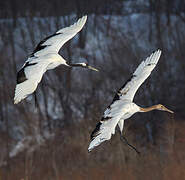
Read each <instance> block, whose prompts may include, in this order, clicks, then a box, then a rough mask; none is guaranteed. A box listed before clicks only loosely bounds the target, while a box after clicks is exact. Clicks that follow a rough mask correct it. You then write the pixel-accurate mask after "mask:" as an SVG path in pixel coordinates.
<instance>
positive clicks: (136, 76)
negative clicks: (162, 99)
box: [88, 50, 174, 153]
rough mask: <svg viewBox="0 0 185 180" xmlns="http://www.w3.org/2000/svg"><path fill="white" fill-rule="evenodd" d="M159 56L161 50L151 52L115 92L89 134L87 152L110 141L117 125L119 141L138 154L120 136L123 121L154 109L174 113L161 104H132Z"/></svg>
mask: <svg viewBox="0 0 185 180" xmlns="http://www.w3.org/2000/svg"><path fill="white" fill-rule="evenodd" d="M160 56H161V50H157V51H155V52H153V53H152V54H151V55H150V56H149V57H147V58H146V60H144V61H142V62H141V64H140V65H139V66H138V68H137V69H136V70H135V72H134V73H133V75H132V76H131V78H130V79H128V80H127V81H126V83H125V84H124V85H123V86H122V87H121V88H120V89H119V90H118V91H117V93H116V95H115V96H114V98H113V101H112V103H111V104H110V105H109V106H108V108H107V109H106V110H105V112H104V114H103V117H102V119H101V121H100V122H98V123H97V125H96V128H95V129H94V130H93V132H92V134H91V142H90V145H89V147H88V151H89V152H90V151H92V149H93V148H95V147H96V146H98V145H100V144H101V143H102V142H104V141H106V140H109V139H111V136H112V135H113V134H115V129H116V126H117V125H118V127H119V130H120V137H121V140H124V141H125V143H126V144H128V145H129V146H130V147H132V148H133V149H134V150H135V151H136V152H137V153H139V151H137V149H136V148H135V147H134V146H132V145H131V144H129V143H128V141H127V139H126V138H125V137H124V136H123V135H122V131H123V126H124V121H125V119H128V118H130V117H131V116H132V115H133V114H135V113H136V112H149V111H152V110H155V109H156V110H160V111H167V112H169V113H174V112H173V111H171V110H169V109H167V108H166V107H165V106H163V105H162V104H157V105H153V106H151V107H147V108H144V107H139V106H138V105H137V104H135V103H134V102H133V98H134V96H135V93H136V91H137V90H138V88H139V87H140V86H141V84H142V83H143V82H144V81H145V80H146V79H147V78H148V76H149V75H150V74H151V72H152V70H153V69H154V68H155V66H156V64H157V62H158V61H159V58H160Z"/></svg>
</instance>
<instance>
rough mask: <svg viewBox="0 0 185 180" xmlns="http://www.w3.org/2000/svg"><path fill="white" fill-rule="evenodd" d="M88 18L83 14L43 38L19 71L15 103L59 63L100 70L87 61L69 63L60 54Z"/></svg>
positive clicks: (33, 89)
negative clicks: (68, 24)
mask: <svg viewBox="0 0 185 180" xmlns="http://www.w3.org/2000/svg"><path fill="white" fill-rule="evenodd" d="M86 20H87V16H83V17H82V18H80V19H79V20H78V21H77V22H76V23H74V24H73V25H71V26H69V27H66V28H63V29H60V30H59V31H57V32H56V33H54V34H53V35H50V36H48V37H46V38H45V39H43V40H42V41H41V42H40V43H39V44H38V45H37V47H36V48H35V50H34V51H33V53H32V54H31V55H30V56H29V58H28V59H27V61H26V62H25V64H24V65H23V66H22V68H21V69H20V71H19V72H18V73H17V85H16V88H15V96H14V104H17V103H19V102H20V101H21V100H22V99H24V98H26V97H27V96H28V95H29V94H32V93H33V92H34V91H35V90H36V88H37V86H38V84H39V82H40V81H41V79H42V76H43V74H44V73H45V72H46V71H47V70H50V69H54V68H55V67H57V66H59V65H62V64H63V65H66V66H69V67H82V68H88V69H92V70H95V71H98V70H97V69H95V68H93V67H91V66H89V65H88V64H87V63H75V64H72V63H69V62H67V61H66V60H65V59H64V58H63V57H62V56H60V55H59V54H58V52H59V50H60V48H61V47H62V46H63V45H64V43H66V42H67V41H68V40H70V39H71V38H73V37H74V36H75V35H76V34H77V33H78V32H79V31H80V30H81V29H82V28H83V26H84V24H85V23H86Z"/></svg>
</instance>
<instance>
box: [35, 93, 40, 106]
mask: <svg viewBox="0 0 185 180" xmlns="http://www.w3.org/2000/svg"><path fill="white" fill-rule="evenodd" d="M34 98H35V107H36V108H38V107H39V105H38V101H37V93H36V91H35V92H34Z"/></svg>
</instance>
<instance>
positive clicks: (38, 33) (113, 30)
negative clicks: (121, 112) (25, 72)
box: [0, 0, 185, 180]
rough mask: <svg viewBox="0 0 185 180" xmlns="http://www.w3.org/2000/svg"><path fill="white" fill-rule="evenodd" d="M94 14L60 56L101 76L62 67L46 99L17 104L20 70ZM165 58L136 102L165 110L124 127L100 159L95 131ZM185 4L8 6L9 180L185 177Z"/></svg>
mask: <svg viewBox="0 0 185 180" xmlns="http://www.w3.org/2000/svg"><path fill="white" fill-rule="evenodd" d="M84 14H88V20H87V23H86V25H85V26H84V28H83V30H82V31H81V32H80V33H79V34H78V35H77V36H76V37H75V38H73V39H72V40H71V41H69V42H68V43H66V44H65V46H64V47H63V48H62V49H61V52H62V53H61V54H62V55H63V56H64V57H65V58H66V59H68V60H69V61H71V62H82V61H84V60H86V61H87V62H88V63H89V64H90V65H92V66H94V67H96V68H98V69H99V70H100V71H99V72H98V73H97V72H92V71H89V70H85V69H78V68H76V69H69V68H67V67H62V66H61V67H58V68H56V69H54V70H52V71H49V72H47V73H46V74H45V75H44V77H43V79H42V82H41V83H40V85H39V87H38V89H37V93H38V98H39V107H38V108H35V104H34V98H33V96H30V97H28V98H27V99H26V100H24V101H23V102H21V103H20V104H18V105H14V104H13V96H14V88H15V85H16V73H17V71H18V70H19V69H20V68H21V66H22V65H23V63H24V61H25V60H26V58H27V56H28V55H29V54H31V52H32V51H33V49H34V47H36V45H37V44H38V43H39V42H40V40H42V39H43V38H44V37H46V36H47V35H50V34H53V33H54V32H55V31H56V30H58V29H60V28H63V27H65V26H68V25H70V24H73V23H74V22H75V21H76V20H77V19H78V18H79V17H81V16H82V15H84ZM158 48H160V49H162V56H161V58H160V61H159V63H158V65H157V66H156V68H155V69H154V71H153V72H152V75H151V76H150V77H149V78H148V79H147V81H146V82H145V83H144V84H143V85H142V87H141V88H140V89H139V91H138V92H137V94H136V96H135V99H134V101H135V102H136V103H137V104H138V105H140V106H143V107H146V106H150V105H153V104H157V103H161V104H164V105H165V106H167V107H168V108H169V109H171V110H173V111H175V114H174V116H172V115H170V114H168V113H166V112H159V111H153V112H150V113H138V114H135V115H134V116H133V117H131V118H130V119H129V120H127V121H126V122H125V126H124V135H125V136H126V137H127V138H128V140H129V142H130V143H131V144H133V145H135V146H136V147H137V149H138V150H139V151H141V155H140V156H138V155H137V154H136V153H135V151H133V150H132V149H130V148H129V147H128V146H126V145H125V144H123V143H122V142H121V141H120V139H119V134H116V135H114V136H113V137H112V139H111V140H110V141H108V142H105V143H103V144H102V145H101V146H99V147H97V148H96V149H95V150H94V151H92V152H91V153H88V152H87V148H88V145H89V142H90V134H91V132H92V130H93V129H94V128H95V125H96V123H97V122H98V121H99V120H100V118H101V116H102V114H103V112H104V110H105V109H106V107H107V106H108V105H109V103H110V102H111V101H112V98H113V96H114V93H115V92H116V90H117V89H118V88H120V87H121V86H122V85H123V83H124V82H125V81H126V80H127V79H128V78H129V77H130V75H131V73H132V72H133V71H134V70H135V68H136V67H137V66H138V65H139V63H140V62H141V61H142V60H143V59H144V58H146V57H147V56H148V55H150V54H151V52H152V51H153V50H156V49H158ZM184 57H185V1H183V0H176V1H173V0H148V1H144V0H88V1H87V0H70V1H69V0H52V1H50V0H39V1H37V0H28V1H25V0H24V1H23V0H14V1H12V0H6V1H0V180H55V179H56V180H71V179H75V180H78V179H79V180H81V179H85V180H86V179H88V180H91V179H92V180H94V179H98V180H99V179H106V180H112V179H113V180H114V179H116V180H122V179H125V180H148V179H149V178H150V180H176V179H178V180H183V179H185V168H184V167H185V151H184V149H185V131H184V129H185V111H184V108H185V58H184Z"/></svg>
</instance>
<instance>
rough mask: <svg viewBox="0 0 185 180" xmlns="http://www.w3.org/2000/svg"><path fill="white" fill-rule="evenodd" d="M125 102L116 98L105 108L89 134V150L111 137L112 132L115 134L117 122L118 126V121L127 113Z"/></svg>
mask: <svg viewBox="0 0 185 180" xmlns="http://www.w3.org/2000/svg"><path fill="white" fill-rule="evenodd" d="M126 103H127V102H126ZM126 103H125V102H123V101H121V100H117V101H115V102H113V103H112V104H111V105H110V106H109V107H108V108H107V109H106V111H105V112H104V115H103V117H102V119H101V121H100V122H99V123H97V125H96V128H95V129H94V131H93V132H92V134H91V142H90V145H89V147H88V151H89V152H90V151H91V150H92V149H93V148H95V147H96V146H98V145H100V144H101V143H102V142H104V141H106V140H109V139H111V136H112V134H115V128H116V126H117V124H118V125H119V127H120V125H121V124H120V123H119V121H120V119H121V118H123V116H124V115H125V114H126V113H127V107H126V106H125V105H126ZM121 123H122V122H121ZM122 125H123V123H122Z"/></svg>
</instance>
